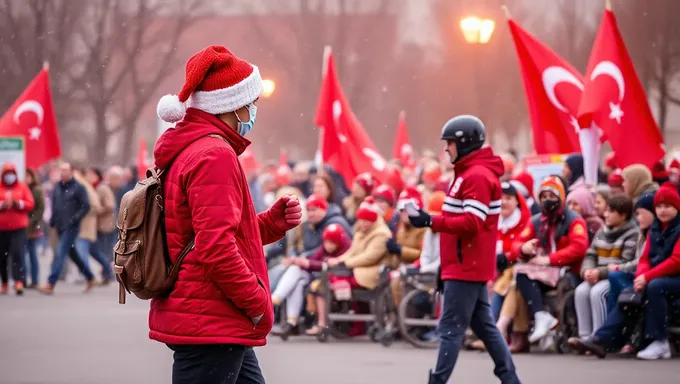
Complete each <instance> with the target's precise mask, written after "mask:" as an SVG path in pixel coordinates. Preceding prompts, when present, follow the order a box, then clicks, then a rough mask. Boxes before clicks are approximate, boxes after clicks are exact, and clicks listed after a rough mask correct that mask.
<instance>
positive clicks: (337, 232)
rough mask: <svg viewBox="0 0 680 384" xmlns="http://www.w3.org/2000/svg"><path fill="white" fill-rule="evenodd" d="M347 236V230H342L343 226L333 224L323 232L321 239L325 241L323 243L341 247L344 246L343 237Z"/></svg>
mask: <svg viewBox="0 0 680 384" xmlns="http://www.w3.org/2000/svg"><path fill="white" fill-rule="evenodd" d="M345 236H346V235H345V230H344V229H342V226H340V224H335V223H333V224H331V225H329V226H327V227H326V229H324V230H323V233H322V234H321V239H323V241H330V242H331V243H333V244H335V245H340V244H342V240H343V237H345Z"/></svg>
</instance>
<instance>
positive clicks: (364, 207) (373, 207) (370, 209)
mask: <svg viewBox="0 0 680 384" xmlns="http://www.w3.org/2000/svg"><path fill="white" fill-rule="evenodd" d="M379 211H380V209H379V208H378V205H377V204H376V203H375V199H373V198H372V197H370V196H369V197H367V198H365V199H364V201H363V202H362V203H361V204H359V209H357V213H356V219H357V220H366V221H370V222H371V223H374V222H376V221H377V220H378V216H379V214H378V212H379Z"/></svg>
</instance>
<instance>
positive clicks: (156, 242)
mask: <svg viewBox="0 0 680 384" xmlns="http://www.w3.org/2000/svg"><path fill="white" fill-rule="evenodd" d="M162 174H163V171H162V170H158V169H150V170H148V171H147V173H146V175H147V178H146V179H144V180H141V181H139V182H138V183H137V185H136V186H135V188H134V189H133V190H132V191H130V192H128V193H126V194H125V195H124V196H123V199H122V201H121V203H120V212H119V213H118V221H117V227H118V242H117V243H116V246H115V247H114V249H113V252H114V262H113V272H114V273H115V274H116V279H117V280H118V283H119V285H120V286H119V290H118V302H119V303H120V304H125V296H126V295H125V291H127V292H129V293H133V294H134V295H135V296H137V297H138V298H140V299H142V300H149V299H153V298H160V297H166V296H167V295H168V294H169V293H170V292H171V291H172V289H173V288H174V285H175V281H176V280H177V275H178V274H179V267H180V265H181V264H182V260H184V257H185V256H186V255H187V254H188V253H189V252H190V251H191V250H192V249H194V240H193V239H192V240H191V241H190V242H189V244H187V245H186V246H185V247H184V249H182V252H181V253H180V254H179V256H178V257H177V261H176V262H175V263H174V264H173V263H172V262H171V260H170V256H169V253H168V245H167V240H166V234H165V215H164V213H163V207H164V206H163V187H162V185H161V175H162Z"/></svg>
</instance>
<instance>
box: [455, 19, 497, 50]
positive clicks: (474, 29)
mask: <svg viewBox="0 0 680 384" xmlns="http://www.w3.org/2000/svg"><path fill="white" fill-rule="evenodd" d="M495 28H496V22H494V21H493V20H491V19H480V18H479V17H474V16H470V17H466V18H464V19H462V20H461V21H460V29H462V30H463V37H464V38H465V41H467V42H468V43H470V44H486V43H488V42H489V40H491V35H492V34H493V31H494V29H495Z"/></svg>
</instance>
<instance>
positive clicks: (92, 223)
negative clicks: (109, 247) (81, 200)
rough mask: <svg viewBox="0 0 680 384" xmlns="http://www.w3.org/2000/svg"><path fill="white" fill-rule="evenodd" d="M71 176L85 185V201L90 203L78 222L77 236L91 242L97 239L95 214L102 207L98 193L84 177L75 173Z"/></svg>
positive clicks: (97, 213)
mask: <svg viewBox="0 0 680 384" xmlns="http://www.w3.org/2000/svg"><path fill="white" fill-rule="evenodd" d="M73 177H74V178H75V179H76V181H77V182H78V183H80V184H82V185H83V187H85V191H86V192H87V201H88V202H89V203H90V210H89V211H87V214H86V215H85V217H83V220H82V221H81V222H80V233H78V238H79V239H84V240H88V241H92V242H94V241H97V216H98V215H99V211H101V209H102V205H101V204H100V203H99V195H98V194H97V191H95V189H94V187H93V186H92V185H91V184H90V183H88V182H87V180H85V178H84V177H81V176H79V175H77V174H74V175H73Z"/></svg>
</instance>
